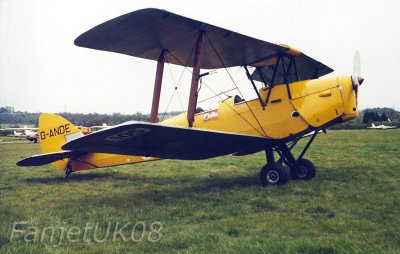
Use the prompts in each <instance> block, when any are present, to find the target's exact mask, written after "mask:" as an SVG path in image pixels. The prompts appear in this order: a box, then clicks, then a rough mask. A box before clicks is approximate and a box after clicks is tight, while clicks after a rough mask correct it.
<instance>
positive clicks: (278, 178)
mask: <svg viewBox="0 0 400 254" xmlns="http://www.w3.org/2000/svg"><path fill="white" fill-rule="evenodd" d="M260 181H261V184H262V185H263V186H267V185H284V184H285V183H287V182H288V181H289V174H288V172H287V170H286V168H285V167H284V166H282V165H281V164H279V163H276V162H273V163H268V164H267V165H265V166H264V167H263V168H262V169H261V172H260Z"/></svg>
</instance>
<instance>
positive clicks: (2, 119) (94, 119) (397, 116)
mask: <svg viewBox="0 0 400 254" xmlns="http://www.w3.org/2000/svg"><path fill="white" fill-rule="evenodd" d="M10 109H12V108H11V107H0V124H8V125H34V126H37V124H38V119H39V115H40V113H29V112H14V111H13V110H10ZM180 113H182V112H178V111H173V112H169V113H166V114H165V115H164V114H160V115H159V119H160V120H162V119H165V118H168V117H171V116H175V115H178V114H180ZM58 115H61V116H62V117H64V118H65V119H67V120H69V121H70V122H72V123H73V124H75V125H81V126H87V127H90V126H97V125H102V124H103V123H106V124H107V125H116V124H120V123H123V122H127V121H131V120H134V121H144V122H147V121H149V118H150V115H149V114H142V113H140V112H137V113H136V114H131V115H124V114H120V113H113V114H98V113H90V114H82V113H59V114H58ZM389 119H390V120H391V122H387V121H388V120H389ZM373 122H383V123H385V124H386V125H394V126H397V127H400V112H398V111H396V110H394V109H391V108H373V109H365V110H362V111H360V112H359V115H358V117H357V118H356V119H354V120H352V121H350V122H345V123H341V124H338V125H335V126H332V127H330V129H365V128H366V127H367V126H370V125H371V123H373ZM0 127H2V126H0ZM12 127H18V126H12Z"/></svg>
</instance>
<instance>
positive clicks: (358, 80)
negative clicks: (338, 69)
mask: <svg viewBox="0 0 400 254" xmlns="http://www.w3.org/2000/svg"><path fill="white" fill-rule="evenodd" d="M351 81H352V83H353V89H354V91H355V92H356V93H357V92H358V87H359V86H360V85H361V84H362V83H363V82H364V78H363V77H361V61H360V53H359V52H358V51H356V52H355V53H354V61H353V75H352V76H351Z"/></svg>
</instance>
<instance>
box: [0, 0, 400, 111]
mask: <svg viewBox="0 0 400 254" xmlns="http://www.w3.org/2000/svg"><path fill="white" fill-rule="evenodd" d="M148 7H153V8H160V9H166V10H168V11H171V12H174V13H177V14H180V15H183V16H186V17H190V18H193V19H197V20H201V21H204V22H207V23H211V24H213V25H216V26H220V27H223V28H227V29H230V30H233V31H236V32H239V33H241V34H245V35H249V36H252V37H255V38H258V39H262V40H265V41H269V42H273V43H283V44H288V45H291V46H292V47H295V48H297V49H299V50H301V51H302V52H304V53H305V54H307V55H309V56H311V57H313V58H314V59H317V60H319V61H321V62H322V63H324V64H326V65H328V66H329V67H331V68H332V69H334V70H335V72H334V73H332V74H330V75H351V74H352V68H353V56H354V52H355V50H358V51H359V52H360V54H361V65H362V67H361V69H362V76H363V77H364V78H365V82H364V84H363V85H362V86H361V88H360V98H359V102H360V108H366V107H394V108H395V109H396V110H400V100H399V99H398V98H399V94H400V84H399V83H400V82H399V81H398V79H397V78H398V77H397V74H399V73H400V64H399V56H400V51H399V45H400V29H399V28H398V25H399V24H400V15H399V13H400V1H396V0H393V1H366V0H363V1H362V0H360V1H352V0H344V1H340V0H333V1H329V0H328V1H312V0H302V1H282V0H279V1H278V0H273V1H266V0H262V1H251V0H247V1H232V0H228V1H216V0H213V1H207V0H202V1H187V0H186V1H174V0H168V1H131V0H126V1H124V0H113V1H109V0H107V1H106V0H104V1H101V0H85V1H83V0H68V1H66V0H62V1H57V0H0V106H1V107H3V106H13V107H15V109H16V110H20V111H29V112H63V111H65V110H66V111H68V112H82V113H89V112H97V113H113V112H119V113H125V114H129V113H136V112H138V111H140V112H142V113H148V112H150V107H151V98H152V92H153V84H154V74H155V68H156V63H155V62H153V61H149V60H144V59H139V58H134V57H130V56H124V55H120V54H114V53H110V52H101V51H95V50H91V49H85V48H79V47H76V46H74V44H73V41H74V39H75V38H76V37H77V36H79V35H80V34H81V33H83V32H85V31H87V30H88V29H90V28H92V27H93V26H96V25H98V24H100V23H102V22H104V21H107V20H109V19H111V18H114V17H117V16H120V15H122V14H125V13H128V12H131V11H134V10H138V9H142V8H148ZM165 68H166V69H165V71H164V83H163V90H162V101H161V105H160V111H161V112H162V111H164V110H166V109H167V105H168V103H169V101H170V99H171V95H172V94H173V91H174V83H176V82H177V81H178V80H179V76H180V73H181V71H182V68H178V67H176V66H167V65H166V66H165ZM170 70H171V71H170ZM230 72H231V73H232V75H234V76H235V77H238V79H239V80H240V84H239V87H240V89H241V90H242V91H243V93H245V94H246V96H254V95H252V88H251V85H250V84H249V83H248V82H246V80H245V79H240V78H239V77H241V76H243V75H244V72H243V70H241V69H235V68H234V69H232V70H230ZM171 73H172V74H173V75H172V76H171ZM221 73H224V72H223V71H219V73H218V74H220V75H222V74H221ZM225 76H226V73H225ZM215 77H217V76H215ZM212 78H213V77H212V76H208V77H207V78H206V79H205V82H207V85H209V86H212V88H213V90H215V91H221V90H222V89H224V90H226V89H229V88H230V85H231V84H230V83H229V80H227V81H220V80H219V79H218V78H217V79H216V80H218V82H217V84H214V83H212ZM189 84H190V77H189V73H187V72H186V73H185V75H184V79H182V80H181V82H179V85H178V87H179V88H178V91H179V97H178V96H176V94H175V95H174V98H173V99H172V102H171V104H170V106H169V107H168V110H181V109H182V106H183V108H184V109H186V107H187V97H188V87H189ZM203 90H204V93H203V94H202V95H201V96H200V99H202V98H206V97H207V96H208V94H209V92H207V91H206V90H207V89H206V88H204V87H203V88H202V91H201V92H203ZM179 98H180V99H181V100H179ZM207 103H208V102H207ZM181 104H182V106H181ZM206 106H207V105H206Z"/></svg>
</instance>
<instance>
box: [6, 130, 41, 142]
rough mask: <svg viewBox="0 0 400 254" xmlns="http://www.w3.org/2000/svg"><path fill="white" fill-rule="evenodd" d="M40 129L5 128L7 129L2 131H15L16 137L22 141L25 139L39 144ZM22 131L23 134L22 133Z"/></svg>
mask: <svg viewBox="0 0 400 254" xmlns="http://www.w3.org/2000/svg"><path fill="white" fill-rule="evenodd" d="M37 130H38V128H30V127H27V126H24V127H22V128H5V129H0V131H13V133H14V135H13V136H14V137H16V138H19V139H22V138H25V139H27V140H29V141H33V142H35V143H37V141H38V133H37ZM20 131H22V132H20Z"/></svg>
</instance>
